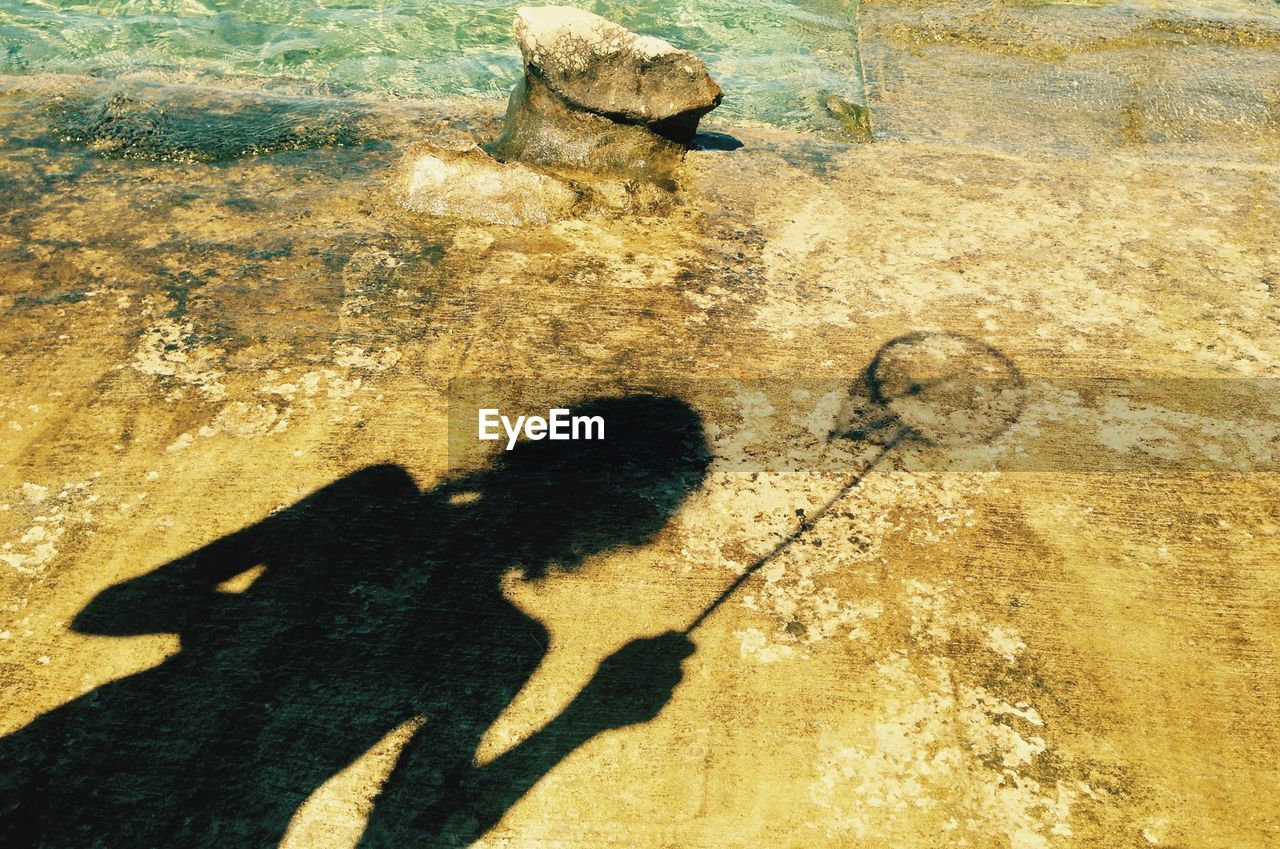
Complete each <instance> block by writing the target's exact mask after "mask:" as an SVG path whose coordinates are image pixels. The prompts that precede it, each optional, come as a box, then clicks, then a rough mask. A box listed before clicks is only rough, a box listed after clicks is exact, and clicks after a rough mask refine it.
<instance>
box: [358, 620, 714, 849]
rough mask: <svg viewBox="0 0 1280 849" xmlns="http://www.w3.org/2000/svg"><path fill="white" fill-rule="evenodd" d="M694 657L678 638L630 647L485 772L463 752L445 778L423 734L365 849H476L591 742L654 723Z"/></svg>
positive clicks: (404, 760) (389, 788)
mask: <svg viewBox="0 0 1280 849" xmlns="http://www.w3.org/2000/svg"><path fill="white" fill-rule="evenodd" d="M692 653H693V644H692V643H691V642H689V640H688V638H687V637H686V636H685V635H684V634H681V633H677V632H669V633H666V634H662V635H659V636H657V637H650V638H646V639H640V640H634V641H632V642H630V643H628V644H627V645H625V646H623V647H622V648H621V649H619V650H618V651H617V652H615V653H614V654H612V655H610V656H609V657H608V658H606V659H605V660H604V662H603V663H601V664H600V668H599V669H598V670H597V671H596V674H595V676H594V677H593V678H592V679H591V682H590V683H588V684H587V686H586V687H584V688H583V690H582V691H581V692H580V693H579V694H578V695H577V697H576V698H575V699H574V700H573V702H572V703H571V704H570V705H569V706H568V707H567V708H565V710H564V711H563V712H562V713H561V714H560V715H559V716H557V717H556V718H555V719H553V720H551V722H549V723H547V724H546V725H545V726H543V727H542V728H541V729H539V730H538V731H535V732H534V733H533V734H531V735H530V736H529V737H527V738H526V739H525V740H524V741H523V742H521V743H520V744H519V745H517V746H515V747H513V748H511V749H510V750H508V751H507V752H504V753H503V754H502V755H499V756H498V757H497V758H495V759H494V760H492V761H490V762H489V763H487V764H485V765H484V766H479V767H478V766H474V765H473V764H471V763H470V762H469V761H470V753H469V752H458V753H456V756H455V758H450V761H451V762H453V763H457V762H459V761H461V762H462V763H464V764H465V766H463V767H460V768H459V767H455V768H454V770H453V771H452V773H449V772H445V771H443V770H441V769H440V765H441V760H442V758H441V755H440V752H439V749H438V748H437V747H435V746H432V743H431V742H430V741H428V740H427V739H426V735H425V734H424V732H422V731H420V732H419V733H418V734H417V735H415V737H414V738H413V739H412V740H410V741H409V745H408V746H406V748H405V750H404V752H402V754H401V757H400V760H399V761H398V762H397V764H396V768H395V770H394V771H393V772H392V774H391V776H390V778H388V780H387V783H386V785H384V788H383V793H382V794H381V795H380V796H379V799H378V802H377V805H376V806H375V808H374V811H373V814H372V815H371V816H370V818H369V825H368V827H367V828H366V830H365V835H364V838H363V839H362V840H361V843H360V849H374V847H376V849H389V848H390V847H414V846H433V847H434V846H458V847H462V846H470V845H471V844H472V843H474V842H475V841H477V840H479V839H480V838H481V837H483V836H484V835H485V833H486V832H488V831H489V829H491V828H492V827H493V826H494V825H496V824H497V823H498V821H499V820H500V819H502V816H503V815H504V814H505V813H506V812H507V811H508V810H509V809H510V808H511V807H512V806H513V805H515V803H516V802H518V801H519V800H520V799H521V797H523V796H524V795H525V794H526V793H527V792H528V791H529V790H530V789H532V788H533V786H534V785H536V784H537V783H538V782H539V781H540V780H541V779H542V777H543V776H544V775H546V774H547V773H548V772H550V771H551V770H552V769H553V768H554V767H555V766H556V765H557V764H559V763H560V762H561V761H562V760H564V758H565V757H567V756H568V755H569V754H570V753H572V752H573V751H574V750H576V749H577V748H578V747H580V746H582V745H583V744H584V743H586V742H587V741H588V740H590V739H591V738H593V737H595V736H596V735H597V734H600V733H601V732H604V731H608V730H612V729H617V728H625V727H628V726H631V725H638V724H642V723H645V722H649V721H650V720H652V719H653V718H655V717H656V716H657V715H658V713H659V712H661V710H662V708H663V707H664V706H665V705H666V704H667V702H669V701H670V700H671V695H672V692H673V690H674V689H675V687H676V685H677V684H678V683H679V682H680V679H681V677H682V669H681V664H682V662H683V661H684V659H685V658H687V657H689V655H691V654H692ZM429 729H430V726H429V725H428V729H427V730H429ZM475 737H476V738H478V737H479V734H476V735H475ZM446 757H447V756H446Z"/></svg>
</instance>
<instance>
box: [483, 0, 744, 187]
mask: <svg viewBox="0 0 1280 849" xmlns="http://www.w3.org/2000/svg"><path fill="white" fill-rule="evenodd" d="M514 30H515V36H516V40H517V42H518V43H519V45H520V51H521V53H522V54H523V56H524V71H525V73H524V78H523V79H522V80H521V81H520V82H519V83H518V84H517V85H516V87H515V89H514V90H513V91H512V94H511V101H510V104H509V106H508V110H507V118H506V124H505V126H504V128H503V132H502V135H501V137H500V138H499V139H498V140H497V141H496V142H494V143H493V144H492V145H490V146H489V147H488V150H489V152H490V153H492V154H493V155H494V156H495V157H497V158H498V159H501V160H504V161H506V160H519V161H521V162H526V163H529V164H532V165H537V166H543V167H550V168H555V169H561V170H570V171H582V172H590V173H592V174H596V175H602V176H612V177H629V178H640V179H648V180H652V181H653V182H656V183H659V184H673V183H674V177H675V170H676V168H677V167H678V166H679V164H680V162H681V160H682V159H683V157H684V154H685V152H686V151H687V150H688V147H689V144H690V142H691V141H692V140H693V136H694V134H695V133H696V132H697V128H698V122H699V120H701V118H702V116H703V115H705V114H707V113H708V112H710V111H711V110H712V109H714V108H715V107H716V106H717V105H719V103H720V101H721V99H722V97H723V93H722V92H721V90H720V87H719V86H718V85H717V84H716V82H715V81H714V80H712V79H711V76H710V75H709V74H708V72H707V68H706V65H705V64H704V63H703V61H702V60H701V59H699V58H698V57H697V56H695V55H694V54H693V53H690V52H689V51H687V50H680V49H678V48H676V47H674V46H672V45H671V44H669V43H667V42H666V41H663V40H662V39H660V38H655V37H653V36H645V35H638V34H636V33H633V32H631V31H630V30H628V29H626V28H624V27H622V26H619V25H618V24H615V23H612V22H611V21H608V20H606V19H604V18H602V17H600V16H598V15H594V14H592V13H590V12H585V11H582V10H580V9H573V8H568V7H562V6H539V7H522V8H520V9H519V10H518V12H517V14H516V19H515V24H514Z"/></svg>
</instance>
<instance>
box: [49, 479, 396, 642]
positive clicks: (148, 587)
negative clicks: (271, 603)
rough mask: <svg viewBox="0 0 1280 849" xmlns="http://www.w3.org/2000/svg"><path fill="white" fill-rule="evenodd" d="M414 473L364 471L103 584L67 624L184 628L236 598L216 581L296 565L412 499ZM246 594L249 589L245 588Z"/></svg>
mask: <svg viewBox="0 0 1280 849" xmlns="http://www.w3.org/2000/svg"><path fill="white" fill-rule="evenodd" d="M418 494H419V491H418V487H417V484H415V483H414V481H413V478H412V477H411V476H410V475H409V474H408V473H407V472H406V471H404V470H403V469H401V468H399V467H398V466H391V465H382V466H371V467H369V468H365V469H362V470H360V471H358V472H355V473H353V474H351V475H348V476H347V477H345V478H342V479H341V480H338V481H336V482H334V483H332V484H329V485H328V486H326V487H324V488H323V489H320V490H317V491H316V492H314V493H312V494H311V495H309V496H307V497H306V498H304V499H303V500H301V501H299V502H298V503H297V504H294V505H293V506H291V507H289V508H288V509H286V510H283V511H281V512H279V513H275V514H273V515H271V516H269V517H267V518H266V519H263V520H262V521H260V522H256V523H254V524H252V525H250V526H248V527H246V528H243V529H242V530H239V531H236V532H235V533H232V534H228V535H227V536H224V537H222V538H221V539H218V540H216V541H214V542H212V543H210V544H209V545H206V546H204V547H203V548H201V549H199V550H197V551H194V552H192V553H191V554H187V555H185V556H183V557H179V558H178V559H176V560H171V561H170V562H168V563H166V564H164V565H163V566H160V567H158V568H156V569H153V570H152V571H150V572H148V573H146V574H145V575H140V576H139V577H137V578H133V579H131V580H128V581H124V582H122V583H119V584H116V585H114V586H111V587H108V588H107V589H105V590H103V591H102V592H100V593H98V595H97V596H95V597H94V598H93V600H92V601H90V602H89V603H88V604H87V605H86V606H85V608H84V609H83V610H81V611H80V613H79V614H77V615H76V617H75V619H73V620H72V622H71V629H72V630H73V631H78V632H80V633H82V634H99V635H103V636H114V637H125V636H136V635H139V634H165V633H182V632H183V631H184V630H185V629H186V628H187V627H188V626H189V625H190V624H191V623H193V622H194V621H197V620H203V619H206V618H207V617H208V616H209V615H210V613H211V612H212V611H213V610H214V609H216V608H217V607H218V606H219V604H220V603H222V602H225V601H227V600H229V599H234V598H235V596H234V595H228V594H225V593H220V592H218V585H219V584H221V583H223V582H224V581H227V580H230V579H231V578H234V577H235V576H237V575H239V574H241V573H243V572H246V571H248V570H249V569H252V568H254V567H255V566H259V565H267V566H269V567H270V566H272V565H273V564H274V565H275V566H276V568H280V567H281V566H282V565H283V564H289V563H292V564H294V566H296V563H297V561H298V559H299V557H298V555H299V552H300V551H303V550H305V549H306V548H307V547H308V546H310V547H312V548H316V547H320V548H324V547H325V546H326V545H327V544H328V543H330V542H332V541H334V539H335V536H334V535H335V534H346V533H350V532H353V529H354V530H358V526H359V525H360V524H361V521H360V520H358V518H357V517H360V516H362V515H364V514H366V513H368V512H369V511H370V510H385V511H388V512H389V513H390V514H391V515H392V516H395V515H397V514H396V512H395V511H396V508H397V507H400V506H402V505H405V504H409V503H412V501H413V499H415V498H416V497H417V496H418ZM250 591H252V589H251V590H250Z"/></svg>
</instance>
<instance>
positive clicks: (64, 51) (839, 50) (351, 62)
mask: <svg viewBox="0 0 1280 849" xmlns="http://www.w3.org/2000/svg"><path fill="white" fill-rule="evenodd" d="M518 5H520V4H519V3H517V2H513V1H512V0H503V1H502V2H499V1H498V0H446V1H445V2H432V3H409V2H405V0H282V2H274V0H273V2H262V0H239V2H232V3H215V2H207V3H202V2H200V0H172V2H148V0H123V1H121V0H89V2H75V0H42V2H38V3H30V2H23V0H0V44H3V48H4V57H3V59H2V60H0V72H8V73H15V72H17V73H30V72H40V71H45V72H57V73H75V74H92V75H97V76H108V77H119V76H128V75H139V74H141V75H145V76H148V77H150V78H157V77H159V78H170V79H172V78H184V79H190V78H192V77H197V78H205V79H208V78H214V79H217V80H219V81H224V82H225V81H227V80H232V79H239V80H240V81H241V82H242V83H247V84H250V85H254V84H262V83H263V82H264V81H301V82H305V83H308V84H314V85H318V86H320V87H324V88H332V89H338V90H343V91H356V92H368V93H371V94H375V95H378V96H383V97H385V96H388V95H392V96H403V97H415V98H421V97H445V96H448V97H452V96H468V95H492V96H497V95H505V94H506V92H508V91H509V90H510V88H511V86H512V85H513V84H514V82H515V80H516V78H517V76H518V74H519V71H520V54H519V50H518V49H517V47H516V45H515V42H514V39H513V38H512V36H511V20H512V15H513V13H514V10H515V8H516V7H517V6H518ZM577 5H581V6H584V7H585V8H589V9H591V10H593V11H595V12H597V13H599V14H602V15H604V16H606V17H608V18H611V19H613V20H617V21H619V22H621V23H623V24H625V25H627V26H629V27H631V28H633V29H635V30H637V31H642V32H646V33H655V34H657V35H661V36H663V37H665V38H667V39H669V40H670V41H672V42H673V43H675V44H677V45H679V46H681V47H685V48H688V49H692V50H695V51H697V52H698V53H699V54H700V55H702V56H704V57H705V58H706V59H707V61H708V62H709V64H710V66H711V70H712V73H713V74H714V76H715V77H716V78H717V79H718V80H719V81H720V82H721V84H722V85H723V87H724V88H725V90H726V91H727V92H729V96H728V97H727V99H726V101H725V104H724V106H723V107H722V110H723V111H722V112H721V113H720V114H722V115H725V116H727V117H730V118H733V119H737V120H748V119H749V120H756V121H761V122H764V123H767V124H774V125H779V126H792V127H805V128H809V129H821V128H839V126H840V123H841V117H840V115H841V112H842V111H843V107H842V106H841V104H847V103H862V102H863V97H862V83H861V75H860V71H859V64H858V56H857V42H856V32H855V27H854V13H855V10H856V4H855V3H853V2H851V0H756V2H752V3H747V4H743V3H735V2H731V0H714V1H713V2H695V0H681V2H677V3H661V4H659V3H653V2H647V3H637V2H621V0H608V1H607V2H587V3H578V4H577ZM833 110H834V111H833Z"/></svg>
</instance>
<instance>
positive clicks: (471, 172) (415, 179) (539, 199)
mask: <svg viewBox="0 0 1280 849" xmlns="http://www.w3.org/2000/svg"><path fill="white" fill-rule="evenodd" d="M397 188H398V194H399V200H400V203H401V204H402V205H403V206H405V207H406V208H408V209H412V210H414V211H415V212H425V213H428V214H430V215H435V216H453V217H458V218H464V219H466V220H469V221H476V222H479V223H483V224H508V225H523V224H546V223H547V222H548V221H553V220H555V219H558V218H561V217H562V216H563V215H564V214H565V213H567V212H568V211H569V209H570V208H571V207H572V206H573V204H574V201H576V200H577V194H576V193H575V192H574V191H573V190H572V189H571V188H569V187H568V186H566V185H565V184H564V183H562V182H561V181H559V180H557V179H556V178H554V177H551V176H548V175H546V174H539V173H538V172H536V171H533V170H531V169H529V168H526V167H525V166H523V165H521V164H519V163H518V162H510V163H502V162H496V161H494V159H493V158H492V157H490V156H488V155H487V154H486V153H485V152H484V151H482V150H480V149H479V148H477V147H472V148H469V149H462V150H448V149H443V148H421V149H419V150H416V151H412V152H411V153H410V155H409V156H408V157H406V159H405V165H404V167H403V169H402V171H401V173H400V178H399V185H398V187H397Z"/></svg>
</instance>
